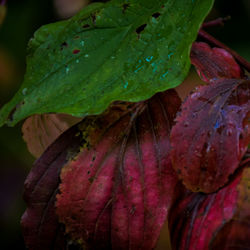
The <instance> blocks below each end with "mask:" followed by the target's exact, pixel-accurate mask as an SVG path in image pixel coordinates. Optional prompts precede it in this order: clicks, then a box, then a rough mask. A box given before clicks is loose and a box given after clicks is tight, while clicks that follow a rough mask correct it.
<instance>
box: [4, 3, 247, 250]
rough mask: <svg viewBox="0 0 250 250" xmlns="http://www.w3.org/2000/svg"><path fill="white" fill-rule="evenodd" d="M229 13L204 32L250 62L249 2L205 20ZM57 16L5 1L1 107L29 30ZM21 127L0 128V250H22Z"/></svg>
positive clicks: (45, 7)
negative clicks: (219, 23) (219, 25)
mask: <svg viewBox="0 0 250 250" xmlns="http://www.w3.org/2000/svg"><path fill="white" fill-rule="evenodd" d="M228 15H230V16H231V20H229V21H227V22H226V23H225V26H224V27H223V28H222V27H217V28H212V29H211V28H210V29H209V30H208V31H209V32H210V33H211V34H213V35H214V36H215V37H216V38H218V39H219V40H221V41H222V42H224V43H226V44H227V45H228V46H230V47H231V48H233V49H234V50H236V51H237V52H238V53H239V54H240V55H242V56H243V57H245V58H246V59H248V60H250V47H249V42H250V32H249V24H250V22H249V21H250V1H249V0H238V1H235V0H230V1H229V0H215V6H214V8H213V10H212V12H211V13H210V15H209V17H208V19H209V20H212V19H215V18H217V17H225V16H228ZM60 18H61V17H60V16H59V15H58V14H57V11H56V10H55V8H54V5H53V1H52V0H35V1H34V0H9V1H8V4H7V16H6V18H5V21H4V23H3V25H2V27H0V107H1V106H2V105H3V104H4V103H6V102H7V101H8V100H9V99H10V98H11V97H12V95H13V94H14V93H15V92H16V90H17V89H18V88H19V86H20V84H21V82H22V79H23V75H24V72H25V54H26V45H27V42H28V40H29V39H30V38H31V37H32V35H33V33H34V31H35V30H36V29H37V28H39V27H40V26H41V25H43V24H47V23H50V22H54V21H57V20H59V19H60ZM21 126H22V123H19V124H18V125H17V126H15V127H14V128H8V127H3V128H0V244H1V247H0V248H1V249H4V250H5V249H25V247H24V243H23V239H22V235H21V230H20V224H19V223H20V218H21V215H22V213H23V212H24V210H25V204H24V202H23V201H22V192H23V182H24V180H25V177H26V176H27V174H28V172H29V170H30V168H31V166H32V163H33V161H34V157H33V156H31V154H30V153H29V152H28V151H27V148H26V145H25V143H24V142H23V140H22V134H21Z"/></svg>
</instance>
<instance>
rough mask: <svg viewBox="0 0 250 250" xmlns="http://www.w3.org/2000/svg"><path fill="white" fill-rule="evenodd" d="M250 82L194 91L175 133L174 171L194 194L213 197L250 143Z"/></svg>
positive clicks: (222, 82) (215, 84) (219, 83)
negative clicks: (206, 194) (205, 194)
mask: <svg viewBox="0 0 250 250" xmlns="http://www.w3.org/2000/svg"><path fill="white" fill-rule="evenodd" d="M249 84H250V81H244V80H236V79H235V80H233V79H228V80H226V79H224V80H219V81H216V82H213V83H211V84H210V85H209V86H202V87H199V88H197V89H196V91H195V92H194V93H193V94H191V95H190V96H189V97H188V98H187V99H186V101H185V102H184V103H183V105H182V111H181V113H180V115H179V116H178V117H177V124H176V125H175V126H174V127H173V129H172V132H171V145H172V148H173V150H172V151H171V157H172V162H173V166H174V168H175V169H176V171H177V173H178V175H179V177H180V178H181V179H182V180H183V183H184V184H185V186H186V187H187V188H189V189H191V190H192V191H202V192H205V193H209V192H215V191H216V190H218V188H220V187H222V186H224V185H225V184H226V183H227V181H228V178H229V176H230V175H231V174H233V173H234V171H235V170H236V169H237V167H238V164H239V162H240V160H241V158H242V156H243V155H244V153H245V152H246V150H247V146H248V144H249V140H250V126H249V116H250V112H249V111H250V99H249V97H250V89H249V86H250V85H249Z"/></svg>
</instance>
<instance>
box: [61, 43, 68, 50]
mask: <svg viewBox="0 0 250 250" xmlns="http://www.w3.org/2000/svg"><path fill="white" fill-rule="evenodd" d="M66 47H68V44H67V43H66V42H63V43H62V44H61V50H62V49H64V48H66Z"/></svg>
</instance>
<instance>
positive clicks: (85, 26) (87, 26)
mask: <svg viewBox="0 0 250 250" xmlns="http://www.w3.org/2000/svg"><path fill="white" fill-rule="evenodd" d="M82 27H83V28H84V29H86V28H89V27H90V25H89V24H84V25H83V26H82Z"/></svg>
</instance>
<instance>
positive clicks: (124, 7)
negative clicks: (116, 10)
mask: <svg viewBox="0 0 250 250" xmlns="http://www.w3.org/2000/svg"><path fill="white" fill-rule="evenodd" d="M128 7H129V4H128V3H125V4H123V5H122V9H123V10H122V12H123V13H124V12H125V11H126V9H127V8H128Z"/></svg>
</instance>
